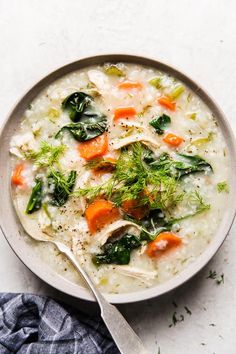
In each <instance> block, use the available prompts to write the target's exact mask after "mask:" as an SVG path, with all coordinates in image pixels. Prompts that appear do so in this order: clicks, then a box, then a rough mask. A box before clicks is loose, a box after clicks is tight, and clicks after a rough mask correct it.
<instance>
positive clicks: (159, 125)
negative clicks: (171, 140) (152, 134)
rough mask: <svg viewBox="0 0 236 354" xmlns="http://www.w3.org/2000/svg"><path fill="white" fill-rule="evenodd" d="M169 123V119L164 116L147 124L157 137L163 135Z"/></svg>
mask: <svg viewBox="0 0 236 354" xmlns="http://www.w3.org/2000/svg"><path fill="white" fill-rule="evenodd" d="M170 123H171V119H170V117H169V116H167V115H166V114H163V115H162V116H160V117H157V118H154V119H152V120H151V121H150V122H149V124H150V125H151V126H152V127H153V128H154V129H155V131H156V133H157V134H159V135H161V134H163V133H164V131H165V130H166V129H167V127H168V126H169V124H170Z"/></svg>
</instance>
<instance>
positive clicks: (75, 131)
mask: <svg viewBox="0 0 236 354" xmlns="http://www.w3.org/2000/svg"><path fill="white" fill-rule="evenodd" d="M106 129H107V120H106V118H105V116H103V115H100V116H99V115H96V116H95V115H94V116H93V117H91V118H88V119H87V121H86V122H85V121H84V122H79V123H71V124H67V125H65V126H64V127H62V128H61V129H60V130H59V131H58V132H57V134H56V135H55V138H56V139H57V138H58V137H59V136H60V135H61V134H62V133H63V132H64V131H65V130H68V131H69V132H70V134H71V135H72V136H73V138H74V139H75V140H77V141H80V142H83V141H86V140H90V139H93V138H96V137H97V136H99V135H101V134H103V133H104V132H105V130H106Z"/></svg>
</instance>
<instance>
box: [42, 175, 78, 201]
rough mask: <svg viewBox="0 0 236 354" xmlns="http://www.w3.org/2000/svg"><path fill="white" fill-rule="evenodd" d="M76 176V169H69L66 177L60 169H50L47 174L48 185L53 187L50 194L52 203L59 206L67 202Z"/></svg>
mask: <svg viewBox="0 0 236 354" xmlns="http://www.w3.org/2000/svg"><path fill="white" fill-rule="evenodd" d="M76 177H77V172H76V171H71V172H70V173H69V176H68V177H67V178H66V176H65V175H64V174H63V173H61V172H60V171H56V170H53V169H52V170H51V172H50V174H49V175H48V185H49V187H50V188H53V192H52V193H51V195H50V196H51V204H52V205H55V206H58V207H60V206H62V205H64V204H65V203H66V202H67V200H68V198H69V195H70V194H71V193H72V191H73V189H74V185H75V182H76Z"/></svg>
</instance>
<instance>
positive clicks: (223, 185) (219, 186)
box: [217, 181, 229, 193]
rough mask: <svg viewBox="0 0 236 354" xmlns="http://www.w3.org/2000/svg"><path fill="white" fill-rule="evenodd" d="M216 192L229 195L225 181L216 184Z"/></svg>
mask: <svg viewBox="0 0 236 354" xmlns="http://www.w3.org/2000/svg"><path fill="white" fill-rule="evenodd" d="M217 192H218V193H222V192H225V193H229V186H228V183H227V182H226V181H223V182H219V183H217Z"/></svg>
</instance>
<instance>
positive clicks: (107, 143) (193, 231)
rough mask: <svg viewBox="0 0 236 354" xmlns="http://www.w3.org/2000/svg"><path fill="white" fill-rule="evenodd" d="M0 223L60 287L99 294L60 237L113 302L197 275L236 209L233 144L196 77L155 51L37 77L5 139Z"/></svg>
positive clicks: (0, 145) (23, 254)
mask: <svg viewBox="0 0 236 354" xmlns="http://www.w3.org/2000/svg"><path fill="white" fill-rule="evenodd" d="M0 171H1V172H0V174H1V193H2V200H3V201H4V203H3V202H2V203H1V206H0V207H1V211H0V213H1V226H2V230H3V232H4V234H5V236H6V238H7V240H8V242H9V244H10V246H11V247H12V248H13V250H14V251H15V253H16V254H17V255H18V257H19V258H20V259H21V260H22V261H23V262H24V263H25V265H26V266H27V267H29V269H31V270H32V271H33V272H34V273H35V274H36V275H38V276H39V277H40V278H41V279H43V280H44V281H46V282H47V283H48V284H50V285H52V286H54V287H55V288H57V289H59V290H61V291H63V292H65V293H67V294H70V295H73V296H76V297H78V298H82V299H86V300H92V296H91V295H90V293H89V292H88V290H87V289H86V287H85V286H84V284H83V282H82V280H81V278H80V276H79V274H78V273H77V272H76V270H75V269H74V268H73V266H72V265H71V264H70V262H69V261H68V260H67V259H66V258H65V257H64V256H62V255H61V254H60V253H59V252H58V251H57V250H56V249H55V248H54V246H53V245H50V244H47V243H37V242H34V241H33V240H32V239H31V238H30V237H29V236H28V235H27V234H26V232H25V231H24V229H23V227H22V225H21V223H22V224H24V223H25V222H30V225H31V228H32V233H34V230H35V232H38V231H40V232H43V233H44V234H45V235H46V236H47V237H51V238H52V239H55V240H58V241H61V242H64V243H65V244H67V245H68V246H69V247H71V249H72V251H73V253H74V255H75V256H76V257H77V259H78V260H79V262H80V263H81V264H82V266H83V267H84V268H85V269H86V271H87V272H88V273H89V275H90V276H91V278H92V280H93V281H94V282H95V284H96V285H97V286H98V287H99V289H100V290H101V291H102V292H103V293H104V295H105V296H106V297H107V299H108V300H109V301H111V302H113V303H126V302H134V301H139V300H143V299H148V298H151V297H154V296H158V295H161V294H163V293H165V292H167V291H170V290H172V289H174V288H175V287H177V286H179V285H180V284H182V283H184V282H185V281H187V280H188V279H190V278H191V277H192V276H193V275H194V274H196V273H197V272H198V271H199V270H200V269H202V267H204V265H206V263H207V262H208V261H209V260H210V259H211V258H212V256H213V255H214V254H215V252H216V251H217V250H218V249H219V247H220V245H221V244H222V242H223V241H224V239H225V237H226V235H227V233H228V231H229V229H230V227H231V224H232V222H233V218H234V215H235V202H234V200H233V194H234V191H235V183H236V182H235V180H234V179H233V178H232V176H234V175H235V172H236V166H235V145H234V138H233V136H232V132H231V129H230V127H229V125H228V123H227V121H226V119H225V117H224V115H223V113H222V112H221V111H220V109H219V108H218V107H217V105H216V104H215V103H214V101H213V100H212V99H211V98H210V97H209V95H208V94H207V93H206V92H205V91H203V89H201V88H200V87H199V85H198V84H196V83H195V82H194V81H192V80H191V79H189V78H188V77H187V76H186V75H184V74H182V73H181V72H179V71H178V70H176V69H173V68H171V67H170V66H168V65H165V64H163V63H160V62H158V61H155V60H151V59H147V58H142V57H136V56H131V55H102V56H96V57H91V58H86V59H82V60H78V61H76V62H74V63H72V64H69V65H66V66H64V67H62V68H60V69H58V70H57V71H55V72H53V73H51V74H50V75H48V76H47V77H45V78H44V79H42V80H41V81H40V82H39V83H37V84H36V85H35V86H34V87H33V88H32V89H31V90H30V91H29V92H28V93H26V95H25V96H24V97H23V98H22V99H21V100H20V102H19V103H18V104H17V105H16V107H15V108H14V109H13V111H12V112H11V114H10V116H9V117H8V119H7V122H6V124H5V126H4V128H3V130H2V134H1V140H0Z"/></svg>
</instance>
